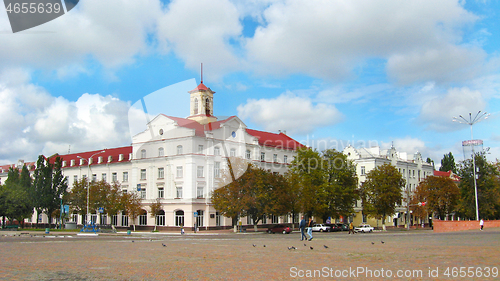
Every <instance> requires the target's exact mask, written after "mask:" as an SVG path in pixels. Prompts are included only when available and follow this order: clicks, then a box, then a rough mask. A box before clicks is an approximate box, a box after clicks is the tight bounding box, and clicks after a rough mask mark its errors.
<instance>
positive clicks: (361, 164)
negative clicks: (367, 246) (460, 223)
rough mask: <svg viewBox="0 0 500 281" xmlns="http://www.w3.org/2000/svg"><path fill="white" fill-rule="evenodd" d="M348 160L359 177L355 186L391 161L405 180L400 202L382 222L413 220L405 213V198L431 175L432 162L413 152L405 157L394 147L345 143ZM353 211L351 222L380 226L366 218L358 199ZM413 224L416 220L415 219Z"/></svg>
mask: <svg viewBox="0 0 500 281" xmlns="http://www.w3.org/2000/svg"><path fill="white" fill-rule="evenodd" d="M343 153H344V154H345V155H347V158H348V159H349V160H353V161H354V163H355V164H356V174H357V175H358V179H359V187H361V185H362V184H363V183H364V182H365V181H366V175H367V174H368V173H369V172H370V171H371V170H373V169H375V168H377V167H379V166H382V165H384V164H391V165H392V166H394V167H396V169H398V171H399V172H400V173H401V174H402V175H403V178H404V179H405V181H406V186H405V187H404V188H403V190H402V194H403V201H402V202H401V204H399V205H398V206H397V208H396V213H395V214H393V215H392V216H388V217H387V218H386V225H388V226H389V225H394V226H396V227H397V226H401V225H406V224H407V222H408V221H410V223H412V222H413V218H412V216H411V213H410V216H408V213H407V212H408V208H407V207H408V206H407V204H408V202H409V200H408V198H409V197H410V196H411V195H412V194H413V192H415V190H416V188H417V186H418V185H419V184H420V182H421V181H423V180H424V179H425V178H426V177H428V176H432V175H434V168H433V166H432V164H429V163H427V162H425V161H424V160H423V158H422V155H421V154H420V153H419V152H417V153H415V154H414V155H413V157H412V158H409V157H408V154H407V153H406V152H399V151H397V150H396V148H394V147H391V148H390V149H386V150H382V149H380V147H370V148H358V149H356V148H354V147H352V146H348V147H346V148H345V149H344V150H343ZM354 209H355V214H354V215H353V218H352V220H353V221H354V224H355V225H359V224H361V223H368V224H370V225H372V226H382V221H381V220H376V219H373V218H368V217H366V216H365V215H364V214H363V208H362V206H361V201H358V202H357V203H356V206H355V208H354ZM415 223H416V222H415Z"/></svg>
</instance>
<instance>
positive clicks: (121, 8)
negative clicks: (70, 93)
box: [0, 0, 161, 75]
mask: <svg viewBox="0 0 500 281" xmlns="http://www.w3.org/2000/svg"><path fill="white" fill-rule="evenodd" d="M160 14H161V6H160V2H159V1H158V0H141V1H124V0H106V1H101V0H87V1H80V3H79V4H78V5H77V6H76V7H75V8H74V9H73V10H71V11H70V12H69V13H67V14H66V15H64V16H62V17H59V18H57V19H55V20H52V21H50V22H48V23H46V24H43V25H40V26H37V27H34V28H32V29H29V30H26V31H22V32H19V33H16V34H2V44H0V65H2V66H3V67H12V66H15V67H17V66H30V67H38V68H46V69H51V70H52V69H59V68H60V69H61V71H60V72H59V73H58V74H59V75H69V74H71V73H70V72H75V71H77V72H79V71H85V70H84V69H82V68H81V67H80V66H78V64H81V63H83V62H84V61H85V59H87V58H89V57H93V58H95V59H97V60H98V61H99V62H100V63H101V64H103V65H104V66H105V67H111V68H115V67H118V66H121V65H123V64H127V63H130V62H132V61H133V59H134V56H136V55H137V54H140V53H145V52H147V49H148V45H147V40H148V38H147V36H148V34H149V33H153V32H154V31H155V30H154V27H155V24H156V20H157V19H158V18H159V16H160ZM6 15H7V13H5V12H4V11H2V9H0V30H5V31H6V30H10V25H9V22H8V20H7V19H6V17H7V16H6ZM5 33H6V32H5ZM75 64H76V65H75Z"/></svg>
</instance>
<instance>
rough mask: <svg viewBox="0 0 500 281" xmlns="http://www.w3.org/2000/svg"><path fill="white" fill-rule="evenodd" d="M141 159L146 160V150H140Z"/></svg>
mask: <svg viewBox="0 0 500 281" xmlns="http://www.w3.org/2000/svg"><path fill="white" fill-rule="evenodd" d="M141 158H146V149H143V150H141Z"/></svg>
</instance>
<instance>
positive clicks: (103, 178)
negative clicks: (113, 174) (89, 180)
mask: <svg viewBox="0 0 500 281" xmlns="http://www.w3.org/2000/svg"><path fill="white" fill-rule="evenodd" d="M101 179H102V180H103V181H106V180H107V176H106V173H102V175H101Z"/></svg>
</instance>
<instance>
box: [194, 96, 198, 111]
mask: <svg viewBox="0 0 500 281" xmlns="http://www.w3.org/2000/svg"><path fill="white" fill-rule="evenodd" d="M194 114H198V99H196V98H195V99H194Z"/></svg>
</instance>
